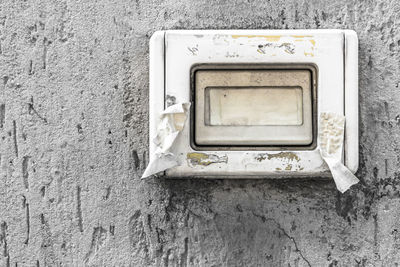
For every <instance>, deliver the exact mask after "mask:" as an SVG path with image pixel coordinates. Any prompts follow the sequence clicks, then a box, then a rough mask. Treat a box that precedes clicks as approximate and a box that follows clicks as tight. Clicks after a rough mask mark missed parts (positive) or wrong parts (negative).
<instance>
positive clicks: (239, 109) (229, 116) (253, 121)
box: [205, 87, 303, 126]
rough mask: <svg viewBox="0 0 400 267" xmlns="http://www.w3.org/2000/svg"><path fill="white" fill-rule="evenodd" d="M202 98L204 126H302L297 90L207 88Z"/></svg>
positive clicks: (276, 88)
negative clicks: (204, 101) (204, 108)
mask: <svg viewBox="0 0 400 267" xmlns="http://www.w3.org/2000/svg"><path fill="white" fill-rule="evenodd" d="M205 99H206V103H207V102H208V103H207V104H206V105H208V112H206V114H205V122H206V124H208V125H219V126H247V125H248V126H258V125H265V126H267V125H301V124H303V90H302V88H301V87H234V88H233V87H230V88H229V87H228V88H227V87H208V88H206V90H205ZM206 110H207V108H206ZM207 113H208V114H207Z"/></svg>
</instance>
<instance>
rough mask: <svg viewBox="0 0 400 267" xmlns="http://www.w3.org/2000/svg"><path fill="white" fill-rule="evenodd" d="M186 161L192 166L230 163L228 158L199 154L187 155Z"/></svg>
mask: <svg viewBox="0 0 400 267" xmlns="http://www.w3.org/2000/svg"><path fill="white" fill-rule="evenodd" d="M186 159H187V160H188V161H189V162H190V164H192V165H203V166H208V165H210V164H213V163H228V157H227V156H221V157H219V156H217V155H213V154H206V153H198V152H193V153H187V154H186Z"/></svg>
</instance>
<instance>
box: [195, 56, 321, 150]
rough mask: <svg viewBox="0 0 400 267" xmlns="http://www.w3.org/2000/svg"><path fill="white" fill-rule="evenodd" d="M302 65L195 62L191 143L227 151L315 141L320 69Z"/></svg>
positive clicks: (308, 143)
mask: <svg viewBox="0 0 400 267" xmlns="http://www.w3.org/2000/svg"><path fill="white" fill-rule="evenodd" d="M303 66H304V67H303ZM303 66H301V65H298V66H297V67H295V66H293V65H287V66H284V65H255V66H254V69H252V67H251V66H249V65H233V64H232V65H229V66H228V65H222V66H221V67H220V68H219V67H215V68H212V66H210V65H204V66H203V68H202V67H199V66H196V67H195V68H196V70H195V71H193V75H192V79H193V80H192V82H193V83H192V86H193V87H192V88H193V96H194V98H193V105H194V116H193V117H192V122H193V132H192V133H193V140H194V142H193V143H192V144H194V146H197V148H199V147H200V146H203V147H208V148H213V147H216V146H220V147H223V146H229V149H232V147H234V146H238V147H239V146H241V147H244V146H247V147H251V146H277V147H283V146H307V145H311V144H312V143H313V141H314V134H313V131H314V128H313V121H315V119H316V117H315V114H314V112H313V110H315V109H316V101H315V99H316V98H315V94H314V90H315V83H314V78H313V77H315V73H316V71H315V69H314V68H313V66H309V65H303ZM229 67H231V68H232V69H229ZM238 149H239V148H238Z"/></svg>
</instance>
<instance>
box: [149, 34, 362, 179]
mask: <svg viewBox="0 0 400 267" xmlns="http://www.w3.org/2000/svg"><path fill="white" fill-rule="evenodd" d="M357 64H358V41H357V35H356V33H355V32H354V31H350V30H193V31H192V30H190V31H183V30H176V31H175V30H173V31H159V32H156V33H154V35H153V36H152V38H151V41H150V157H154V153H155V151H156V144H154V143H153V140H154V138H156V136H157V131H158V130H157V125H159V123H160V115H161V114H162V112H163V111H164V110H165V109H166V108H168V107H169V106H171V105H174V104H176V103H191V106H190V111H189V112H188V113H189V114H188V116H187V119H186V122H185V124H184V127H183V129H182V131H181V132H180V134H179V136H177V138H176V140H175V141H174V143H173V145H172V146H171V148H170V151H169V152H170V153H171V154H173V155H175V157H176V159H177V161H178V163H179V164H177V165H178V166H175V167H173V168H170V169H168V170H166V171H165V174H166V176H173V177H186V176H190V177H233V178H235V177H275V178H276V177H299V176H326V175H329V169H328V166H327V165H326V163H325V162H324V160H323V158H322V157H321V154H320V152H319V150H318V149H319V144H318V142H319V139H318V136H319V128H320V125H319V117H320V114H321V113H322V112H330V113H335V114H339V115H343V116H345V118H346V124H345V130H344V143H343V156H342V162H343V163H344V165H345V166H347V167H348V168H349V169H350V170H351V171H352V172H355V171H356V170H357V167H358V66H357Z"/></svg>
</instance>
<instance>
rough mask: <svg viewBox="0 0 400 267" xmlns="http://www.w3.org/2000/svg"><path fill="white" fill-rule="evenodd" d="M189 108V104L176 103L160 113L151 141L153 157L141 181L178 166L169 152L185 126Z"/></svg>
mask: <svg viewBox="0 0 400 267" xmlns="http://www.w3.org/2000/svg"><path fill="white" fill-rule="evenodd" d="M189 108H190V103H178V104H175V105H173V106H170V107H168V108H167V109H165V110H164V111H163V112H161V116H160V123H159V124H158V126H157V136H156V137H155V139H154V140H152V141H153V142H154V143H155V144H156V151H155V152H154V153H155V156H154V158H153V160H151V161H150V162H149V165H147V168H146V170H145V171H144V173H143V175H142V179H143V178H146V177H149V176H151V175H153V174H156V173H159V172H162V171H165V170H167V169H170V168H173V167H175V166H178V164H179V163H178V160H177V158H176V156H175V155H174V154H173V153H171V152H170V151H169V150H170V148H171V147H172V145H173V144H174V142H175V139H176V138H177V137H178V135H179V133H180V132H181V131H182V130H183V128H184V126H185V122H186V119H187V117H188V113H189Z"/></svg>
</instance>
